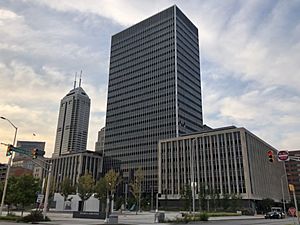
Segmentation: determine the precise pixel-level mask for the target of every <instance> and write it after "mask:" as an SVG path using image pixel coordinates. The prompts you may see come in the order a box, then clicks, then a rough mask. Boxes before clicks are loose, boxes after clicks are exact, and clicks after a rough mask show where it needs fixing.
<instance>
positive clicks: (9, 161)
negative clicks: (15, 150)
mask: <svg viewBox="0 0 300 225" xmlns="http://www.w3.org/2000/svg"><path fill="white" fill-rule="evenodd" d="M0 118H1V119H3V120H6V121H7V122H9V123H10V125H11V126H13V127H14V128H15V135H14V140H13V146H15V145H16V138H17V133H18V128H17V127H16V126H15V125H14V124H13V123H12V122H11V121H10V120H9V119H7V118H5V117H3V116H1V117H0ZM12 158H13V154H11V155H10V157H9V159H8V163H7V169H6V176H5V182H4V187H3V193H2V199H1V206H0V216H2V211H3V205H4V201H5V195H6V189H7V183H8V176H9V172H10V167H11V162H12Z"/></svg>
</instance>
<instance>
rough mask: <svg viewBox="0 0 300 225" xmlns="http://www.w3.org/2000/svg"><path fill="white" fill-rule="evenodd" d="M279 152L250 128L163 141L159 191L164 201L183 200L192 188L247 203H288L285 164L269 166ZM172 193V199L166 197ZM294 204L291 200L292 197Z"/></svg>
mask: <svg viewBox="0 0 300 225" xmlns="http://www.w3.org/2000/svg"><path fill="white" fill-rule="evenodd" d="M269 150H272V151H273V152H274V155H276V153H277V150H276V149H275V148H273V147H272V146H270V145H269V144H267V143H266V142H264V141H263V140H261V139H260V138H258V137H257V136H255V135H254V134H253V133H251V132H250V131H248V130H246V129H245V128H237V127H234V126H232V127H225V128H219V129H212V130H211V131H205V132H202V133H201V132H200V133H195V134H191V135H187V136H183V137H178V138H172V139H167V140H161V141H160V142H159V152H158V154H159V192H160V193H162V199H164V198H167V199H174V200H176V199H177V200H178V199H180V197H181V194H182V191H183V190H184V187H185V186H186V185H189V186H190V185H191V183H194V182H195V183H196V184H197V185H196V198H197V199H198V194H199V193H201V192H202V191H203V190H202V188H205V189H208V193H218V194H220V196H221V197H222V196H224V195H225V194H226V195H229V196H230V195H232V194H233V195H239V196H241V197H242V198H243V199H250V200H262V199H263V198H272V199H274V200H275V201H278V202H280V201H281V200H282V190H281V177H285V179H283V188H284V195H285V196H289V192H288V189H287V187H288V185H287V179H286V176H285V166H284V163H283V162H278V161H277V160H274V162H273V163H271V162H269V160H268V156H267V152H268V151H269ZM166 195H167V197H166ZM286 200H289V197H288V198H286Z"/></svg>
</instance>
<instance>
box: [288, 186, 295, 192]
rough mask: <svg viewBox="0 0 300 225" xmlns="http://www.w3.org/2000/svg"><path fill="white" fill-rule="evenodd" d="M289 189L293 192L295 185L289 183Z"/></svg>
mask: <svg viewBox="0 0 300 225" xmlns="http://www.w3.org/2000/svg"><path fill="white" fill-rule="evenodd" d="M289 189H290V191H292V192H295V186H294V185H293V184H289Z"/></svg>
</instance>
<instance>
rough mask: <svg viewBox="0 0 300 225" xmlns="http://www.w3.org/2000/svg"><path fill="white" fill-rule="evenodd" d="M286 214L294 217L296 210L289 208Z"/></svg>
mask: <svg viewBox="0 0 300 225" xmlns="http://www.w3.org/2000/svg"><path fill="white" fill-rule="evenodd" d="M288 213H289V215H291V216H295V215H296V209H295V208H294V207H291V208H289V210H288Z"/></svg>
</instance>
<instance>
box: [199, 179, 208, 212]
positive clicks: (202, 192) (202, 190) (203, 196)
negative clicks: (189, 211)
mask: <svg viewBox="0 0 300 225" xmlns="http://www.w3.org/2000/svg"><path fill="white" fill-rule="evenodd" d="M199 185H200V186H199V209H200V211H203V210H204V208H205V205H206V204H205V203H206V202H207V196H208V191H207V189H206V184H203V183H200V184H199Z"/></svg>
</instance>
